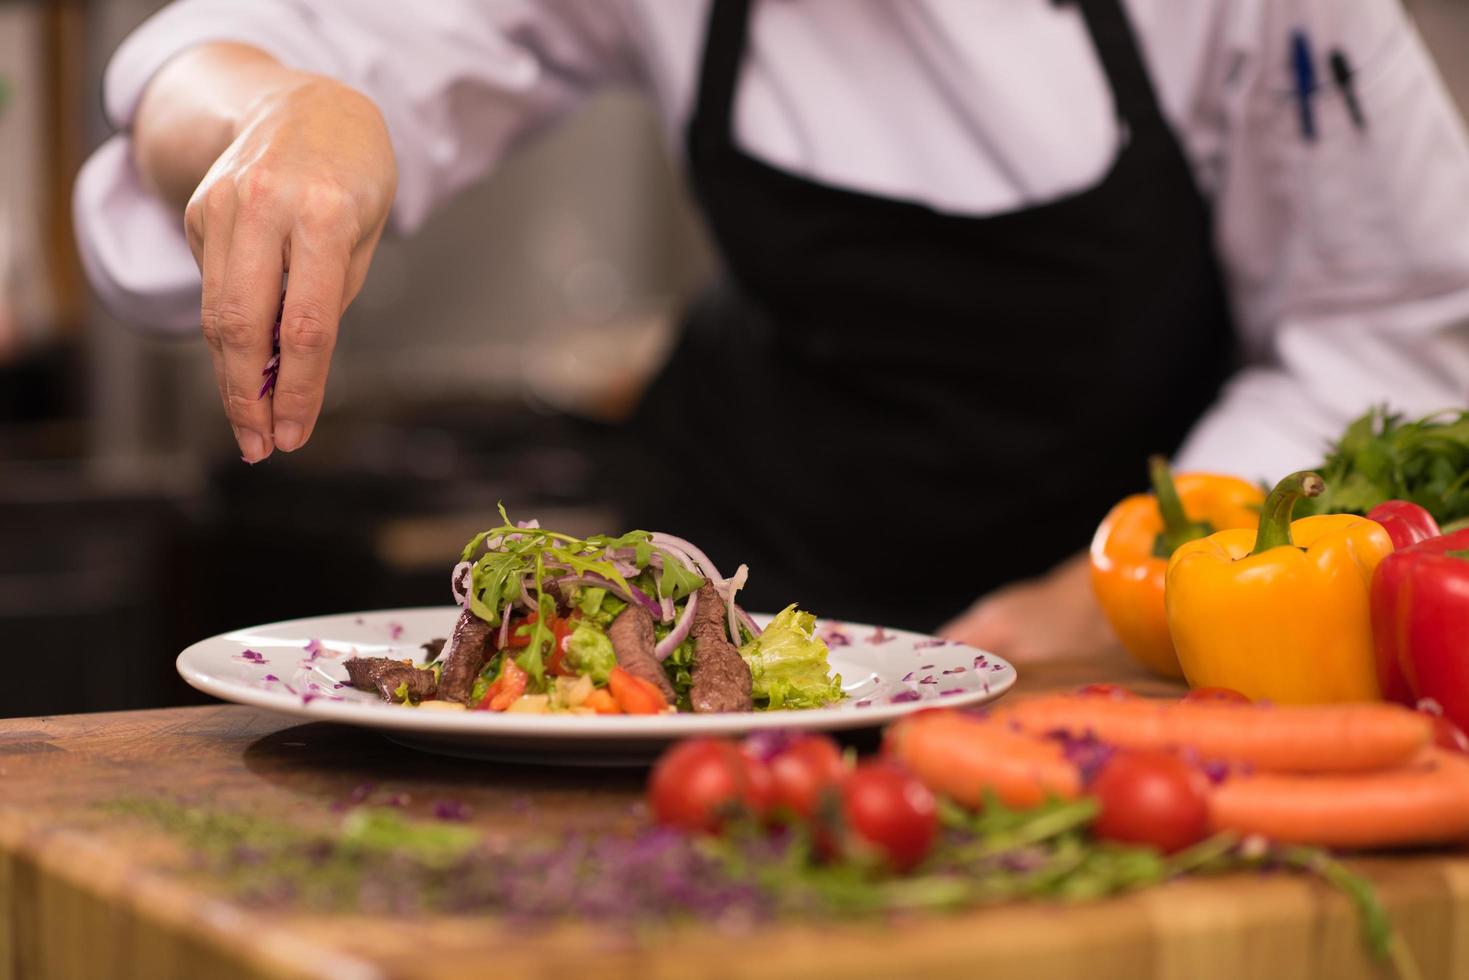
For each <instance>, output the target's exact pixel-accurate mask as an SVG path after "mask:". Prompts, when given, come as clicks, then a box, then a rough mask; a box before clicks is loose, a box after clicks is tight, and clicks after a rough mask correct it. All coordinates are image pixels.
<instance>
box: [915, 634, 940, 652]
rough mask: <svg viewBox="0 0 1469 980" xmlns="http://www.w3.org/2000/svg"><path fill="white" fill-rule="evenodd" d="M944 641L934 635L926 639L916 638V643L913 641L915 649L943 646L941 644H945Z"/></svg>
mask: <svg viewBox="0 0 1469 980" xmlns="http://www.w3.org/2000/svg"><path fill="white" fill-rule="evenodd" d="M944 642H945V641H943V640H940V639H939V638H938V637H936V636H933V637H929V638H928V639H926V640H916V641H914V643H913V649H914V650H927V649H928V648H929V647H941V646H943V645H944Z"/></svg>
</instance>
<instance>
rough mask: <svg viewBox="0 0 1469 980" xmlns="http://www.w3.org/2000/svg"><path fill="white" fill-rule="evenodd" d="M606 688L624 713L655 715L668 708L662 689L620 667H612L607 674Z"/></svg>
mask: <svg viewBox="0 0 1469 980" xmlns="http://www.w3.org/2000/svg"><path fill="white" fill-rule="evenodd" d="M607 688H608V690H610V691H611V692H612V697H613V699H614V700H615V701H616V702H617V707H619V708H621V709H622V711H623V713H625V714H629V715H656V714H660V713H662V712H664V711H666V710H668V702H667V701H665V700H664V699H663V692H662V691H660V690H658V689H657V688H656V687H654V686H653V685H652V684H649V683H648V682H647V681H645V680H643V679H642V678H641V677H634V676H633V675H632V674H629V673H628V672H627V671H625V670H623V669H622V668H621V667H613V668H612V673H611V674H608V675H607Z"/></svg>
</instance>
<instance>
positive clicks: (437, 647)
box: [419, 636, 449, 664]
mask: <svg viewBox="0 0 1469 980" xmlns="http://www.w3.org/2000/svg"><path fill="white" fill-rule="evenodd" d="M448 642H449V641H448V640H446V639H444V637H442V636H436V637H434V638H433V639H432V640H429V641H428V642H427V643H420V644H419V647H420V648H422V650H423V654H424V656H423V662H424V663H426V664H431V663H433V662H434V661H435V660H437V659H439V654H441V653H443V652H444V644H445V643H448Z"/></svg>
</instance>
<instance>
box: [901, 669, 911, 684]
mask: <svg viewBox="0 0 1469 980" xmlns="http://www.w3.org/2000/svg"><path fill="white" fill-rule="evenodd" d="M912 680H913V671H911V670H910V671H908V673H906V674H904V675H903V683H904V684H907V683H909V682H910V681H912Z"/></svg>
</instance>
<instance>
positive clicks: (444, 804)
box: [434, 800, 472, 822]
mask: <svg viewBox="0 0 1469 980" xmlns="http://www.w3.org/2000/svg"><path fill="white" fill-rule="evenodd" d="M471 812H472V811H471V810H470V809H469V807H468V805H466V804H464V803H462V802H460V801H459V800H436V801H435V802H434V819H436V820H457V821H461V822H462V821H465V820H468V819H469V816H470V813H471Z"/></svg>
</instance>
